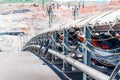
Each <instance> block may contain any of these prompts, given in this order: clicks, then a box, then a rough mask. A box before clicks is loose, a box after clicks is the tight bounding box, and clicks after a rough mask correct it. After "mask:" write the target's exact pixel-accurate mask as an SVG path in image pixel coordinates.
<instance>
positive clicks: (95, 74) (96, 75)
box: [26, 45, 110, 80]
mask: <svg viewBox="0 0 120 80" xmlns="http://www.w3.org/2000/svg"><path fill="white" fill-rule="evenodd" d="M28 47H36V48H39V46H38V45H33V46H32V45H30V46H27V47H26V48H28ZM48 52H49V53H50V54H52V55H54V56H56V57H58V58H60V59H62V60H65V61H67V62H68V63H69V64H71V65H72V66H74V67H76V68H77V69H79V70H80V71H82V72H83V73H86V74H87V75H89V76H90V77H92V78H93V79H95V80H109V79H110V77H109V76H108V75H106V74H104V73H102V72H100V71H97V70H96V69H93V68H91V67H89V66H87V65H85V64H83V63H81V62H79V61H77V60H75V59H73V58H71V57H69V56H66V55H63V54H61V53H59V52H56V51H54V50H51V49H48Z"/></svg>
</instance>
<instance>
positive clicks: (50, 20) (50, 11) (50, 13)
mask: <svg viewBox="0 0 120 80" xmlns="http://www.w3.org/2000/svg"><path fill="white" fill-rule="evenodd" d="M48 16H49V28H51V27H52V7H51V5H50V6H49V8H48Z"/></svg>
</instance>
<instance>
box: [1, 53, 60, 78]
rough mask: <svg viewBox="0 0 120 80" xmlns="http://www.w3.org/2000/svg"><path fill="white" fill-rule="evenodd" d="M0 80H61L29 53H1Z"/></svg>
mask: <svg viewBox="0 0 120 80" xmlns="http://www.w3.org/2000/svg"><path fill="white" fill-rule="evenodd" d="M0 80H61V79H60V78H59V77H58V76H57V75H56V74H55V72H54V71H52V69H50V68H49V67H48V66H47V65H46V64H45V63H44V62H43V61H42V60H41V59H39V58H38V57H37V56H35V55H34V54H33V53H30V52H1V53H0Z"/></svg>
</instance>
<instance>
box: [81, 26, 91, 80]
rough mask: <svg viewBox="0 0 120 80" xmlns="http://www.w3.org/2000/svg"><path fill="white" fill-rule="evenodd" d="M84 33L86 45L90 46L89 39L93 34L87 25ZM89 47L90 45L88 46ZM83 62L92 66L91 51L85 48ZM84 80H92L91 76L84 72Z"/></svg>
mask: <svg viewBox="0 0 120 80" xmlns="http://www.w3.org/2000/svg"><path fill="white" fill-rule="evenodd" d="M84 35H85V39H84V45H85V46H88V44H87V39H91V34H90V31H89V29H88V28H87V26H85V27H84ZM88 47H89V46H88ZM83 63H84V64H86V65H88V66H91V54H90V52H89V51H88V50H87V49H85V48H84V56H83ZM83 80H91V79H90V78H88V76H87V75H86V74H85V73H83Z"/></svg>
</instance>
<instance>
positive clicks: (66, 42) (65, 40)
mask: <svg viewBox="0 0 120 80" xmlns="http://www.w3.org/2000/svg"><path fill="white" fill-rule="evenodd" d="M63 35H64V39H63V44H64V45H66V46H68V31H67V30H66V29H63ZM63 54H64V55H68V50H67V49H66V47H65V46H63ZM62 71H63V72H65V73H68V72H70V71H71V67H70V65H69V64H68V63H67V62H66V61H65V60H63V68H62Z"/></svg>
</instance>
